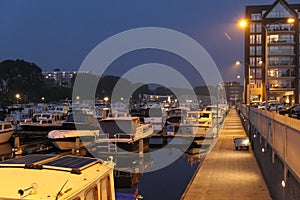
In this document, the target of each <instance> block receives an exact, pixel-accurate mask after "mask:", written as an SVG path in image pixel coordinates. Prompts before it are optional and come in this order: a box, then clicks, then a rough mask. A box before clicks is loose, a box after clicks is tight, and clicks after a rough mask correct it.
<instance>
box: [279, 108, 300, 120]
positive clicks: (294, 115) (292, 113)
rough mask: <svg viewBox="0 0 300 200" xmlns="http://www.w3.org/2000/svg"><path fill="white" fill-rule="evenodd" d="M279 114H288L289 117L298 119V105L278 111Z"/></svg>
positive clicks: (299, 112)
mask: <svg viewBox="0 0 300 200" xmlns="http://www.w3.org/2000/svg"><path fill="white" fill-rule="evenodd" d="M279 114H281V115H285V114H288V116H289V117H292V118H297V119H300V105H299V104H295V105H293V106H291V107H288V108H287V109H284V110H281V111H279Z"/></svg>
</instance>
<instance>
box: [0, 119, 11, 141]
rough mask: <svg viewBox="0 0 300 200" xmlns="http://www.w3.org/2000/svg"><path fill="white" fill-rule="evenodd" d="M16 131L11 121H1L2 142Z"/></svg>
mask: <svg viewBox="0 0 300 200" xmlns="http://www.w3.org/2000/svg"><path fill="white" fill-rule="evenodd" d="M13 133H14V128H13V126H12V124H11V123H9V122H0V144H1V143H6V142H8V140H9V139H10V137H11V136H12V134H13Z"/></svg>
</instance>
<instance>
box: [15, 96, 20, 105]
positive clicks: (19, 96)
mask: <svg viewBox="0 0 300 200" xmlns="http://www.w3.org/2000/svg"><path fill="white" fill-rule="evenodd" d="M16 98H17V104H19V98H20V94H16Z"/></svg>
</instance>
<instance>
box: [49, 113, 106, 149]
mask: <svg viewBox="0 0 300 200" xmlns="http://www.w3.org/2000/svg"><path fill="white" fill-rule="evenodd" d="M75 112H77V111H75ZM99 133H100V132H99V122H98V120H96V119H95V118H94V117H93V116H92V115H89V114H85V113H81V112H79V111H78V113H74V111H72V112H70V113H69V114H68V115H67V118H66V121H65V122H63V123H62V126H61V128H60V129H59V130H52V131H50V132H49V133H48V135H47V137H48V138H49V139H50V140H51V142H52V144H53V145H54V146H55V147H57V148H58V149H59V150H61V151H66V150H72V149H79V148H82V147H86V146H87V145H90V144H92V143H93V142H94V141H95V139H96V138H97V137H98V136H99Z"/></svg>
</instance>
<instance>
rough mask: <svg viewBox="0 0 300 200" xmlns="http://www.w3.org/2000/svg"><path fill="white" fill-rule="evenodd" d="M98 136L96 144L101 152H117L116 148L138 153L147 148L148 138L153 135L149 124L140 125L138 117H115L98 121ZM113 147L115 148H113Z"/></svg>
mask: <svg viewBox="0 0 300 200" xmlns="http://www.w3.org/2000/svg"><path fill="white" fill-rule="evenodd" d="M99 123H100V127H101V129H100V131H101V133H100V135H99V138H98V139H97V140H96V144H97V146H98V147H99V148H101V149H102V150H106V151H110V149H113V150H114V151H117V148H116V146H117V147H119V148H121V149H122V150H124V151H129V152H138V151H140V150H141V146H140V141H141V140H142V141H143V147H142V148H143V149H144V150H146V149H147V148H149V137H150V136H151V135H152V134H153V127H152V126H151V125H150V124H141V123H140V120H139V118H138V117H117V118H106V119H104V120H100V121H99ZM114 145H115V146H114Z"/></svg>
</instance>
